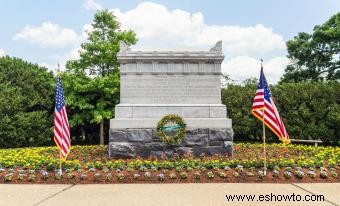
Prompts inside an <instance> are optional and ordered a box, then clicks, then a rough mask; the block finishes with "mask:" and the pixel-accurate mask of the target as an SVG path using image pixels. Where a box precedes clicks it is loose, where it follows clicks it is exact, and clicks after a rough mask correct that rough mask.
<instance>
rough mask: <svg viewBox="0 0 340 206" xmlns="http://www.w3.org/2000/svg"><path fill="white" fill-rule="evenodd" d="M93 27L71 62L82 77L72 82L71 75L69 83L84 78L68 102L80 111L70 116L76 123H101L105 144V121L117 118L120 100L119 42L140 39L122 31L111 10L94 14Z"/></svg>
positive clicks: (131, 32) (102, 139)
mask: <svg viewBox="0 0 340 206" xmlns="http://www.w3.org/2000/svg"><path fill="white" fill-rule="evenodd" d="M92 27H93V30H92V31H91V32H89V34H88V35H89V36H88V41H87V42H85V43H83V44H82V45H81V52H80V58H79V59H78V60H71V61H68V62H67V68H68V70H69V72H70V73H71V74H72V75H73V77H74V78H75V79H76V78H78V80H75V82H72V81H73V80H72V77H71V80H70V81H69V83H70V84H71V85H73V84H74V83H77V82H79V81H80V85H74V91H73V95H71V97H69V98H68V104H69V108H71V110H72V109H73V110H74V111H76V110H78V113H76V114H74V115H73V116H70V118H71V120H70V121H72V123H73V124H74V125H78V124H83V123H84V122H87V121H90V122H91V123H97V124H100V131H99V139H100V141H99V142H100V144H104V120H107V119H110V118H112V117H113V114H114V106H115V105H116V103H117V102H118V99H119V71H118V66H119V63H118V61H117V53H118V52H119V49H120V48H119V45H120V42H124V43H125V44H126V45H132V44H135V43H136V41H137V39H136V35H135V33H134V32H133V31H131V30H127V31H125V30H124V31H122V30H121V29H120V24H119V22H118V21H117V20H116V17H115V16H114V15H113V14H112V13H111V12H109V11H108V10H102V11H98V12H97V13H96V14H95V15H94V20H93V22H92ZM67 95H68V94H67ZM72 97H74V99H71V98H72ZM77 101H80V102H77Z"/></svg>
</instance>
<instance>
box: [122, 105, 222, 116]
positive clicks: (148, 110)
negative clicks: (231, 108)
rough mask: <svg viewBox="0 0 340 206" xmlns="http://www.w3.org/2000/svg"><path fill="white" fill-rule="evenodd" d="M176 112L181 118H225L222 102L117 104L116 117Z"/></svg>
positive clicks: (159, 114) (161, 114)
mask: <svg viewBox="0 0 340 206" xmlns="http://www.w3.org/2000/svg"><path fill="white" fill-rule="evenodd" d="M167 114H178V115H180V116H181V117H183V118H225V117H226V116H227V108H226V106H225V105H223V104H159V105H157V104H118V105H116V107H115V117H116V118H161V117H163V116H164V115H167Z"/></svg>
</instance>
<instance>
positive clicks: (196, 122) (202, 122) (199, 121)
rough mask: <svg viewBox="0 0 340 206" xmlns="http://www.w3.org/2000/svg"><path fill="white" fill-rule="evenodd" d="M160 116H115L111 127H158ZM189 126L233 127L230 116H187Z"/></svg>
mask: <svg viewBox="0 0 340 206" xmlns="http://www.w3.org/2000/svg"><path fill="white" fill-rule="evenodd" d="M159 120H160V119H159V118H134V119H131V118H115V119H111V120H110V128H111V129H125V128H151V129H152V128H156V126H157V123H158V122H159ZM184 121H185V123H186V124H187V128H188V129H189V128H226V129H229V128H231V127H232V121H231V119H228V118H185V119H184Z"/></svg>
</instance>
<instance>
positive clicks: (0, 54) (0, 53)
mask: <svg viewBox="0 0 340 206" xmlns="http://www.w3.org/2000/svg"><path fill="white" fill-rule="evenodd" d="M5 55H6V53H5V51H4V50H2V49H0V57H3V56H5Z"/></svg>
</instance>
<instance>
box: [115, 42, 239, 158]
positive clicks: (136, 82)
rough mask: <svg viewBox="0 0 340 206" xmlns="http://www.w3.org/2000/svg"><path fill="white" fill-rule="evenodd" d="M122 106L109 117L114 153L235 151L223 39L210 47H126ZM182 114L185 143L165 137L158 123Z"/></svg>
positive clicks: (120, 56) (122, 59)
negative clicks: (224, 97)
mask: <svg viewBox="0 0 340 206" xmlns="http://www.w3.org/2000/svg"><path fill="white" fill-rule="evenodd" d="M117 57H118V60H119V62H120V74H121V76H120V78H121V80H120V84H121V85H120V104H118V105H116V108H115V118H114V119H111V121H110V139H109V155H110V157H135V156H141V157H148V156H160V155H164V154H165V155H167V156H171V155H172V154H173V153H174V152H176V153H179V154H183V153H192V154H193V155H195V156H198V155H200V154H202V153H205V154H207V155H212V154H215V153H227V154H229V155H231V154H232V140H233V130H232V125H231V119H228V118H227V109H226V106H225V105H223V104H222V103H221V63H222V61H223V59H224V56H223V53H222V42H221V41H219V42H217V43H216V45H215V46H214V47H213V48H211V49H210V50H209V51H199V52H188V51H169V52H160V51H151V52H149V51H131V49H130V48H128V47H127V46H126V45H121V51H120V52H119V53H118V56H117ZM167 114H177V115H180V116H181V117H182V118H183V119H184V121H185V123H186V125H187V131H186V136H185V137H184V139H183V141H182V142H181V144H179V145H176V146H173V145H167V144H165V143H163V142H161V141H160V139H159V137H158V136H157V134H156V126H157V123H158V121H159V120H160V119H161V118H162V117H163V116H164V115H167Z"/></svg>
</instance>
